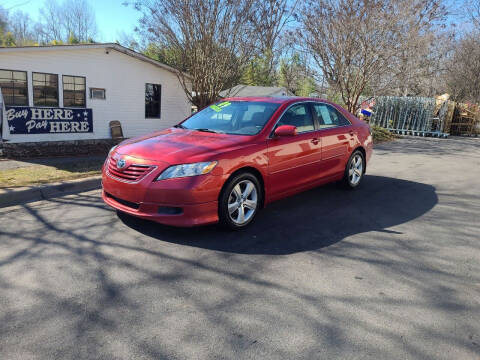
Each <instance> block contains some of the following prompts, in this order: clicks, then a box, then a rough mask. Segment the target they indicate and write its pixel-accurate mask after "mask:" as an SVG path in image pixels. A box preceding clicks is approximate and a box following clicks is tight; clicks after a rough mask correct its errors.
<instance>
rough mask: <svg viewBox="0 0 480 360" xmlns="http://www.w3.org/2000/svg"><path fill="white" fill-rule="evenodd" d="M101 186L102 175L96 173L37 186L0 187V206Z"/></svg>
mask: <svg viewBox="0 0 480 360" xmlns="http://www.w3.org/2000/svg"><path fill="white" fill-rule="evenodd" d="M101 186H102V176H101V175H98V176H91V177H87V178H83V179H75V180H69V181H63V182H57V183H51V184H43V185H38V186H29V187H20V188H6V189H0V208H3V207H7V206H14V205H20V204H25V203H29V202H33V201H39V200H45V199H49V198H53V197H59V196H64V195H68V194H74V193H79V192H83V191H89V190H95V189H99V188H100V187H101Z"/></svg>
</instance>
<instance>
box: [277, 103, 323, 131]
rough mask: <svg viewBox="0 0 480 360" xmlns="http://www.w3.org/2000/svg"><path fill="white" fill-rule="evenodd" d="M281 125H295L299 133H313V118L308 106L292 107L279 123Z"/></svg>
mask: <svg viewBox="0 0 480 360" xmlns="http://www.w3.org/2000/svg"><path fill="white" fill-rule="evenodd" d="M280 125H293V126H295V127H296V128H297V133H302V132H307V131H313V130H314V129H315V128H314V126H313V117H312V114H311V112H310V107H309V106H308V104H298V105H293V106H292V107H290V108H289V109H288V110H287V111H286V112H285V114H283V116H282V118H281V119H280V121H279V122H278V124H277V126H280Z"/></svg>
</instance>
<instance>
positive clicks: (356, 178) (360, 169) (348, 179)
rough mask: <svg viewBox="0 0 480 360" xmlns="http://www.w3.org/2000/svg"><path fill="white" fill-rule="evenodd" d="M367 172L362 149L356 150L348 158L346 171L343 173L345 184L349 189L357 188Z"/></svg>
mask: <svg viewBox="0 0 480 360" xmlns="http://www.w3.org/2000/svg"><path fill="white" fill-rule="evenodd" d="M364 174H365V157H364V156H363V153H362V152H361V151H360V150H356V151H354V152H353V154H352V155H351V156H350V159H348V162H347V166H346V167H345V173H344V175H343V184H344V185H345V187H347V188H348V189H356V188H357V187H358V186H359V185H360V183H361V182H362V179H363V175H364Z"/></svg>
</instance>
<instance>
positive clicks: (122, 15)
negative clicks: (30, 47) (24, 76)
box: [0, 0, 140, 42]
mask: <svg viewBox="0 0 480 360" xmlns="http://www.w3.org/2000/svg"><path fill="white" fill-rule="evenodd" d="M57 1H58V0H57ZM0 2H1V3H2V6H3V7H5V8H6V9H9V8H10V9H11V11H15V10H22V11H24V12H26V13H28V14H29V15H30V17H32V18H33V19H34V20H37V16H38V10H39V9H40V8H41V7H43V4H44V0H1V1H0ZM58 2H61V1H58ZM88 2H89V3H90V5H91V6H92V8H93V9H94V11H95V15H96V20H97V27H98V32H99V34H98V36H97V38H96V39H95V40H96V41H101V42H113V41H115V40H117V39H119V38H121V34H122V32H124V33H127V34H128V33H132V32H133V29H134V28H135V26H136V25H137V23H138V19H139V16H140V14H139V13H138V12H137V11H135V10H134V9H133V8H131V7H128V8H127V7H125V6H123V5H122V2H124V0H88Z"/></svg>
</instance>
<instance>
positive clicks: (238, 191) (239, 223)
mask: <svg viewBox="0 0 480 360" xmlns="http://www.w3.org/2000/svg"><path fill="white" fill-rule="evenodd" d="M262 201H263V190H262V187H261V186H260V182H259V181H258V179H257V177H256V176H255V175H253V174H251V173H248V172H244V173H240V174H238V175H236V176H234V177H232V178H231V179H229V180H228V182H227V183H226V184H225V186H224V188H223V190H222V193H221V195H220V199H219V203H218V217H219V220H220V223H221V224H222V225H223V226H224V227H226V228H228V229H231V230H241V229H244V228H246V227H247V226H248V225H250V224H251V223H252V221H253V220H254V218H255V216H256V215H257V213H258V210H259V209H260V204H262Z"/></svg>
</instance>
